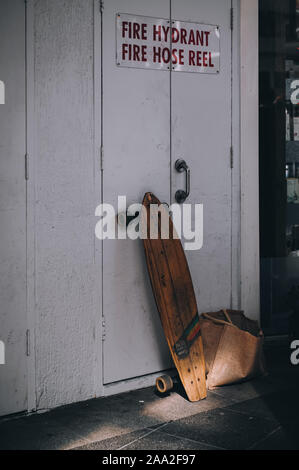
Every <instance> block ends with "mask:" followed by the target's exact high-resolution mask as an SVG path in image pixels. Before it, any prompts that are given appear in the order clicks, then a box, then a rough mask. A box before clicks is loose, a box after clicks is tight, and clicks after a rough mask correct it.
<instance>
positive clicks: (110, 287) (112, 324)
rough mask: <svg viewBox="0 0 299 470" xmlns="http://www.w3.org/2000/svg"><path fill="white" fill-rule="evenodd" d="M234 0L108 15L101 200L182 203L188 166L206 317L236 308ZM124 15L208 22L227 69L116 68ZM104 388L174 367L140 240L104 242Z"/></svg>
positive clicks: (193, 261)
mask: <svg viewBox="0 0 299 470" xmlns="http://www.w3.org/2000/svg"><path fill="white" fill-rule="evenodd" d="M230 6H231V1H230V0H209V1H206V0H201V1H195V0H186V1H184V2H180V1H179V0H172V1H171V2H169V1H168V0H164V1H158V0H155V1H151V2H146V1H142V2H140V1H137V0H126V1H125V2H123V1H120V0H111V1H109V2H106V3H105V6H104V12H103V103H104V105H103V146H104V171H103V175H104V176H103V200H104V202H108V203H112V204H114V206H115V207H116V206H117V195H126V196H127V205H129V204H131V203H133V202H141V200H142V197H143V194H144V193H145V192H146V191H152V192H154V193H155V194H156V195H157V196H158V197H159V199H160V200H161V201H167V202H169V198H170V197H171V202H174V201H175V198H174V195H175V192H176V190H177V189H183V185H184V184H185V183H184V176H183V175H182V174H178V173H177V172H176V171H175V169H174V163H175V160H176V159H177V158H184V159H185V160H186V162H187V163H188V165H189V167H190V168H191V194H190V197H189V199H188V200H187V201H186V202H189V203H192V204H195V203H199V204H203V205H204V244H203V248H202V249H201V250H200V251H195V252H187V258H188V261H189V264H190V270H191V274H192V277H193V282H194V287H195V292H196V294H197V300H198V305H199V310H200V311H203V310H210V309H214V308H221V307H224V306H229V305H230V303H231V269H232V268H231V168H230V146H231V122H232V120H231V118H232V116H231V31H230ZM117 13H127V14H133V15H141V16H149V17H156V18H161V19H162V18H164V19H167V18H168V19H170V18H171V19H172V20H180V21H186V22H188V21H189V22H192V23H195V22H198V23H207V24H210V25H218V26H219V28H220V48H221V49H220V72H219V73H215V74H205V73H188V72H178V71H173V72H170V71H168V70H164V71H159V70H153V69H139V68H129V67H128V68H126V67H117V66H116V61H115V48H116V45H115V16H116V14H117ZM103 313H104V316H105V338H104V343H103V344H104V348H103V352H104V383H110V382H115V381H119V380H123V379H127V378H131V377H138V376H141V375H144V374H147V373H152V372H156V371H159V370H163V369H166V368H167V367H169V366H170V365H171V360H170V356H169V352H168V350H167V346H166V342H165V339H164V335H163V332H162V329H161V326H160V320H159V318H158V314H157V310H156V307H155V305H154V301H153V295H152V291H151V287H150V284H149V280H148V275H147V272H146V265H145V261H144V253H143V247H142V243H141V241H140V240H138V241H130V240H104V243H103Z"/></svg>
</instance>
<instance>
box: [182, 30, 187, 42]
mask: <svg viewBox="0 0 299 470" xmlns="http://www.w3.org/2000/svg"><path fill="white" fill-rule="evenodd" d="M186 36H187V31H186V30H185V29H184V28H182V29H181V44H187V41H186Z"/></svg>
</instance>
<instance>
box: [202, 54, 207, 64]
mask: <svg viewBox="0 0 299 470" xmlns="http://www.w3.org/2000/svg"><path fill="white" fill-rule="evenodd" d="M207 55H208V53H207V51H204V52H203V54H202V58H203V64H202V65H203V67H207V66H208V63H207Z"/></svg>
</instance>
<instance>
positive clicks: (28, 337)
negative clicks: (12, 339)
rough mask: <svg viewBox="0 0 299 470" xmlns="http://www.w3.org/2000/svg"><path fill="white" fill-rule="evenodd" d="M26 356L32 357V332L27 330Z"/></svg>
mask: <svg viewBox="0 0 299 470" xmlns="http://www.w3.org/2000/svg"><path fill="white" fill-rule="evenodd" d="M26 356H30V330H26Z"/></svg>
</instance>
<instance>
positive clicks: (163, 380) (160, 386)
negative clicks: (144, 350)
mask: <svg viewBox="0 0 299 470" xmlns="http://www.w3.org/2000/svg"><path fill="white" fill-rule="evenodd" d="M156 387H157V390H158V392H160V393H165V392H168V391H169V390H171V389H172V388H173V381H172V378H171V377H170V376H169V375H161V376H160V377H158V378H157V379H156Z"/></svg>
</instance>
